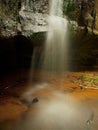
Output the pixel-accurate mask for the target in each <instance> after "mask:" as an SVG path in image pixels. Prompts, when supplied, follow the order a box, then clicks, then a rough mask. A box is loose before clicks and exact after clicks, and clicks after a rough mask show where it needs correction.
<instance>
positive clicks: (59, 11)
mask: <svg viewBox="0 0 98 130" xmlns="http://www.w3.org/2000/svg"><path fill="white" fill-rule="evenodd" d="M67 25H68V22H67V19H66V18H63V0H50V15H49V17H48V33H47V39H46V43H45V54H44V62H43V69H45V70H52V71H64V70H65V69H66V60H67Z"/></svg>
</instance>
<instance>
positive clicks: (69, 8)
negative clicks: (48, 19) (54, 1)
mask: <svg viewBox="0 0 98 130" xmlns="http://www.w3.org/2000/svg"><path fill="white" fill-rule="evenodd" d="M63 13H64V15H66V16H67V17H68V19H71V20H76V17H75V16H76V12H75V2H74V0H64V3H63Z"/></svg>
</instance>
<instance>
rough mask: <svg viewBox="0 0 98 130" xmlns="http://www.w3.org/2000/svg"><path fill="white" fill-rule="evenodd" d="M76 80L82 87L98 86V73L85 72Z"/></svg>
mask: <svg viewBox="0 0 98 130" xmlns="http://www.w3.org/2000/svg"><path fill="white" fill-rule="evenodd" d="M75 82H77V83H79V84H80V85H81V86H82V87H84V88H85V87H96V86H98V75H97V74H92V73H87V72H86V73H84V75H82V76H80V77H79V78H78V79H77V80H76V81H75Z"/></svg>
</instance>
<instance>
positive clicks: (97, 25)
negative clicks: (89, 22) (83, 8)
mask: <svg viewBox="0 0 98 130" xmlns="http://www.w3.org/2000/svg"><path fill="white" fill-rule="evenodd" d="M96 14H97V16H96V29H97V30H98V0H96Z"/></svg>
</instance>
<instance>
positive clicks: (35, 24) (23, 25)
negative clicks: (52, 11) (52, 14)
mask: <svg viewBox="0 0 98 130" xmlns="http://www.w3.org/2000/svg"><path fill="white" fill-rule="evenodd" d="M43 3H44V0H43V1H41V3H40V1H36V2H35V1H34V3H33V2H32V4H30V5H31V7H30V5H29V4H24V3H23V4H22V8H21V10H20V11H19V19H20V23H18V30H19V31H21V32H22V34H23V35H26V36H28V35H31V34H32V33H33V32H43V31H47V21H46V19H47V16H48V14H47V10H48V7H47V5H43ZM44 4H45V3H44Z"/></svg>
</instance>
